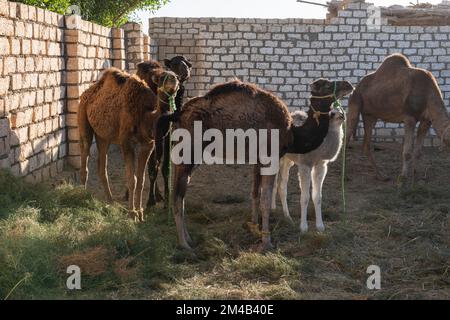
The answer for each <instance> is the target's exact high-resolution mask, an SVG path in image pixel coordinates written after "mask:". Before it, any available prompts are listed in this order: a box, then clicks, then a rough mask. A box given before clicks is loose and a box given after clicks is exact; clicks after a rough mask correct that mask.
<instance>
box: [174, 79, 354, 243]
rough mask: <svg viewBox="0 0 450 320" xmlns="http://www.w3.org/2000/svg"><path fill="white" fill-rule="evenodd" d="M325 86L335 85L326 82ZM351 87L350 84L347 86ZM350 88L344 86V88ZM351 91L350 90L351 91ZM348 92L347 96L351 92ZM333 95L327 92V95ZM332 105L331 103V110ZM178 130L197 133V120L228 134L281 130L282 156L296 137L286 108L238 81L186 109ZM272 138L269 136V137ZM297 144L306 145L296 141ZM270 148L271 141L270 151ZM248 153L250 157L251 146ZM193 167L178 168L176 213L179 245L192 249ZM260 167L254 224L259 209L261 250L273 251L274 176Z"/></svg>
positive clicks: (256, 173) (256, 170)
mask: <svg viewBox="0 0 450 320" xmlns="http://www.w3.org/2000/svg"><path fill="white" fill-rule="evenodd" d="M324 81H325V83H326V85H327V86H328V85H330V83H331V84H333V83H332V82H330V81H327V80H324ZM347 84H348V83H347ZM348 86H349V87H350V88H351V89H353V87H352V86H351V85H349V84H348V85H343V87H348ZM340 87H341V85H340V84H339V85H338V88H337V89H338V92H337V94H339V95H340V94H341V90H340ZM350 92H351V91H350ZM350 92H348V93H350ZM330 93H332V90H331V91H328V92H327V94H330ZM330 106H331V102H330V103H329V104H328V109H329V108H330ZM176 120H178V126H177V127H178V128H183V129H186V130H188V131H190V133H191V136H192V135H193V130H194V121H201V122H202V130H204V131H205V130H207V129H211V128H214V129H218V130H220V131H221V132H222V133H223V134H225V130H226V129H242V130H244V131H245V130H248V129H256V130H258V129H269V130H270V129H277V130H279V150H269V152H278V154H279V156H280V157H281V156H283V155H284V154H285V153H286V151H287V150H288V148H289V146H290V145H291V144H293V143H294V135H293V133H292V131H291V125H292V118H291V115H290V113H289V111H288V108H287V107H286V105H285V104H284V103H283V102H282V101H281V100H280V99H279V98H278V97H276V96H275V95H273V94H271V93H270V92H267V91H264V90H262V89H260V88H258V87H256V86H255V85H253V84H249V83H243V82H240V81H238V80H236V81H232V82H229V83H225V84H221V85H218V86H216V87H215V88H214V89H212V90H211V91H210V92H208V93H207V94H206V95H205V96H203V97H197V98H194V99H192V100H190V101H189V102H187V103H186V104H185V105H184V106H183V110H182V112H181V115H180V117H179V118H178V119H176ZM269 137H270V136H269ZM296 143H299V144H301V143H303V142H302V141H297V142H296ZM269 147H270V139H269V141H268V148H267V149H269ZM246 148H247V150H246V151H247V152H246V153H247V154H248V145H247V146H246ZM235 155H236V153H235ZM193 169H194V165H190V164H181V165H176V166H175V177H174V194H173V212H174V215H175V222H176V225H177V232H178V241H179V244H180V246H182V247H184V248H187V249H190V246H189V242H191V239H190V237H189V233H188V232H187V229H186V226H185V223H184V197H185V194H186V188H187V183H188V180H189V178H190V176H191V174H192V171H193ZM260 169H261V164H258V165H255V167H254V181H253V191H252V223H253V226H255V225H257V224H258V221H259V213H258V208H260V210H261V212H262V247H263V249H265V248H270V247H271V239H270V232H269V231H270V229H269V214H270V208H271V200H272V189H273V184H274V180H275V175H272V176H264V175H261V173H260Z"/></svg>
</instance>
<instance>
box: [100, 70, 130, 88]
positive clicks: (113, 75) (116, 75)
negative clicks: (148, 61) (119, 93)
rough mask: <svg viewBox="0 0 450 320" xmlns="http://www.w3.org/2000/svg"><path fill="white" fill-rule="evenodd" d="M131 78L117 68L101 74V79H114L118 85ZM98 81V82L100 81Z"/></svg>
mask: <svg viewBox="0 0 450 320" xmlns="http://www.w3.org/2000/svg"><path fill="white" fill-rule="evenodd" d="M130 77H131V76H130V75H129V74H128V73H126V72H123V71H121V70H119V69H117V68H110V69H107V70H105V71H104V72H103V76H102V79H104V80H106V79H114V81H115V82H116V83H117V84H118V85H123V84H124V83H125V82H127V80H128V79H129V78H130ZM102 79H101V80H102ZM101 80H100V81H101Z"/></svg>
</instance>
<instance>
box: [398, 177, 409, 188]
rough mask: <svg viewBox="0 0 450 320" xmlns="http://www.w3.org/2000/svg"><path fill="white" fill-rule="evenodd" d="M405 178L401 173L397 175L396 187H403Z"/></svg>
mask: <svg viewBox="0 0 450 320" xmlns="http://www.w3.org/2000/svg"><path fill="white" fill-rule="evenodd" d="M407 180H408V179H407V178H406V177H405V176H402V175H400V176H398V177H397V187H398V188H404V187H405V185H406V181H407Z"/></svg>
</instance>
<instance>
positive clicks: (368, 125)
mask: <svg viewBox="0 0 450 320" xmlns="http://www.w3.org/2000/svg"><path fill="white" fill-rule="evenodd" d="M363 121H364V142H363V152H364V154H365V155H366V156H367V158H369V162H370V164H371V165H372V168H373V169H374V170H375V175H376V177H377V179H378V180H382V181H385V180H387V178H386V177H385V176H383V175H382V174H381V172H380V170H379V169H378V167H377V164H376V163H375V158H374V157H373V151H372V147H371V142H372V134H373V132H372V131H373V128H374V126H375V124H376V123H377V118H374V117H371V116H367V115H363Z"/></svg>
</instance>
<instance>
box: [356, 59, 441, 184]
mask: <svg viewBox="0 0 450 320" xmlns="http://www.w3.org/2000/svg"><path fill="white" fill-rule="evenodd" d="M360 114H361V115H362V119H363V122H364V143H363V150H364V153H365V154H366V155H367V156H368V158H369V161H370V163H371V164H372V166H373V167H374V169H375V172H376V176H377V178H379V179H383V180H385V178H384V176H383V175H382V174H381V173H380V171H379V170H378V168H377V166H376V164H375V160H374V158H373V155H372V150H371V147H370V142H371V138H372V129H373V127H374V126H375V124H376V122H377V121H378V119H381V120H383V121H386V122H393V123H404V125H405V138H404V142H403V165H402V171H401V175H400V177H399V183H400V184H402V183H403V182H404V181H405V180H406V179H407V178H408V175H409V173H410V168H411V167H412V169H413V170H412V172H413V175H414V172H415V165H416V160H417V159H418V158H419V157H420V154H421V150H422V146H423V142H424V139H425V136H426V134H427V132H428V130H429V128H430V126H431V124H433V127H434V128H435V129H436V131H437V133H438V135H439V136H440V137H441V139H442V141H445V142H446V143H448V142H449V139H450V119H449V117H448V115H447V111H446V109H445V105H444V101H443V99H442V94H441V91H440V90H439V86H438V84H437V82H436V79H435V78H434V76H433V75H432V74H431V72H429V71H426V70H423V69H419V68H414V67H412V66H411V64H410V62H409V61H408V59H407V58H406V57H405V56H403V55H401V54H394V55H391V56H389V57H387V58H386V59H385V60H384V62H383V63H382V64H381V65H380V67H379V68H378V70H377V71H376V72H374V73H371V74H369V75H367V76H365V77H364V78H363V79H362V80H361V82H360V83H359V84H358V85H357V87H356V89H355V91H354V92H353V94H352V95H351V97H350V100H349V112H348V134H347V140H348V141H349V140H350V137H351V136H352V135H354V134H355V131H356V127H357V124H358V120H359V115H360ZM418 122H419V123H420V125H419V128H418V131H417V138H416V141H415V146H414V131H415V128H416V124H417V123H418ZM413 181H414V179H413Z"/></svg>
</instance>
